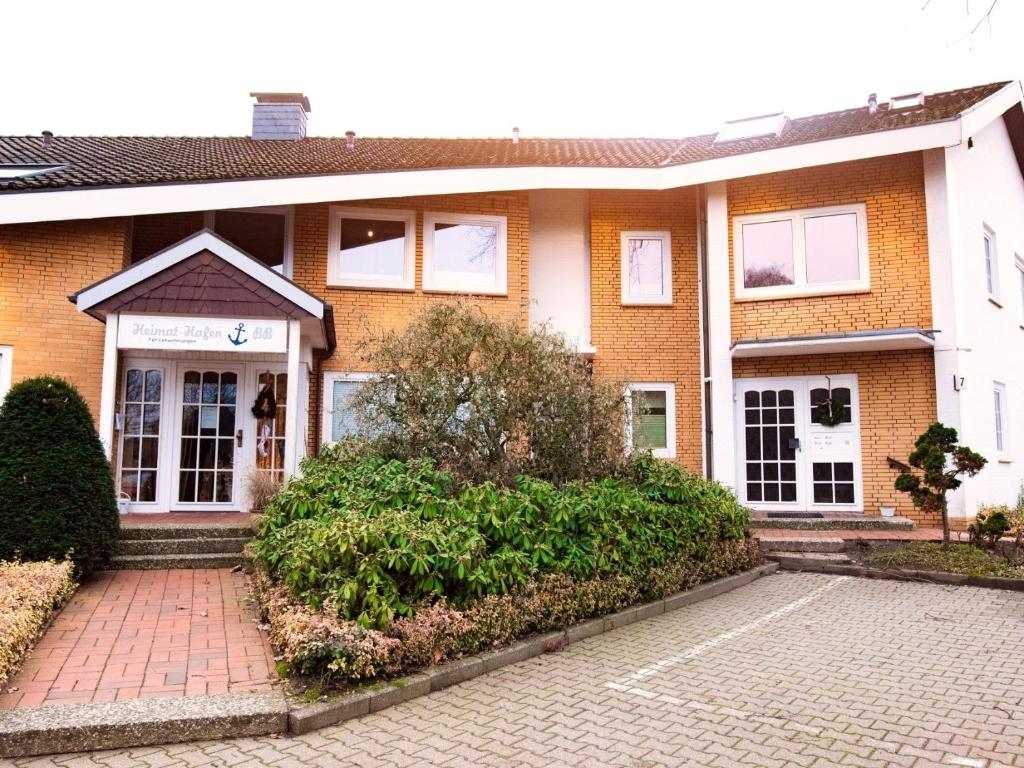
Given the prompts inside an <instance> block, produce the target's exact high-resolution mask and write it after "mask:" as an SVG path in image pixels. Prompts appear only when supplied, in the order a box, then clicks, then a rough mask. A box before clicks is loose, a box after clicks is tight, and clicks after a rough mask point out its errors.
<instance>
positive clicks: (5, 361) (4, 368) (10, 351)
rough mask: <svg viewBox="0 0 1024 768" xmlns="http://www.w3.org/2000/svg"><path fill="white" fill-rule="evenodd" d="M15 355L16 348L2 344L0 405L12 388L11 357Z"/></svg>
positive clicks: (0, 347)
mask: <svg viewBox="0 0 1024 768" xmlns="http://www.w3.org/2000/svg"><path fill="white" fill-rule="evenodd" d="M13 355H14V347H9V346H6V345H3V344H0V403H2V402H3V401H4V398H5V397H6V396H7V390H9V389H10V388H11V372H12V371H11V368H12V366H11V357H12V356H13Z"/></svg>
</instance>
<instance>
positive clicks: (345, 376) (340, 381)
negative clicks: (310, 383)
mask: <svg viewBox="0 0 1024 768" xmlns="http://www.w3.org/2000/svg"><path fill="white" fill-rule="evenodd" d="M372 377H373V374H372V373H333V372H330V373H325V374H324V420H323V433H322V435H323V437H322V438H321V439H322V441H323V442H325V443H333V442H336V441H338V440H341V439H342V438H343V437H349V436H351V435H354V434H356V432H357V431H358V424H356V419H355V414H354V413H353V412H352V405H351V398H352V395H353V394H354V393H355V392H356V390H358V389H359V387H361V386H362V385H363V384H364V383H366V382H367V381H369V380H370V379H371V378H372Z"/></svg>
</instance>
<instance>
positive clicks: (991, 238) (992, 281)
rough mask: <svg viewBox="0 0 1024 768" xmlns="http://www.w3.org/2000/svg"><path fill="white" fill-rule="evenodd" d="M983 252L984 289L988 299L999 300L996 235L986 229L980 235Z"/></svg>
mask: <svg viewBox="0 0 1024 768" xmlns="http://www.w3.org/2000/svg"><path fill="white" fill-rule="evenodd" d="M982 242H983V248H984V251H985V287H986V288H987V289H988V295H989V297H990V298H993V299H996V300H998V299H999V258H998V255H997V254H996V233H995V232H993V231H992V230H991V229H989V228H988V227H985V231H984V232H983V233H982Z"/></svg>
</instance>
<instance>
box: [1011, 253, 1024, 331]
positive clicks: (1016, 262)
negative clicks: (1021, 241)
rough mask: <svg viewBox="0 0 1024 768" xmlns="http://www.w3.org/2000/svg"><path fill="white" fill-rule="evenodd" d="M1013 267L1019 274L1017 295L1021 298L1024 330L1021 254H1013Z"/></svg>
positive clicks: (1022, 263) (1023, 263)
mask: <svg viewBox="0 0 1024 768" xmlns="http://www.w3.org/2000/svg"><path fill="white" fill-rule="evenodd" d="M1013 265H1014V267H1015V268H1016V272H1017V293H1018V296H1019V297H1020V316H1019V321H1020V327H1021V328H1024V259H1022V258H1021V257H1020V254H1019V253H1015V254H1013Z"/></svg>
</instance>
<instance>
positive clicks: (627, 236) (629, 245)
mask: <svg viewBox="0 0 1024 768" xmlns="http://www.w3.org/2000/svg"><path fill="white" fill-rule="evenodd" d="M622 303H623V304H671V303H672V236H671V235H670V234H669V233H668V232H623V233H622Z"/></svg>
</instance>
